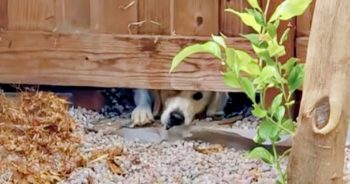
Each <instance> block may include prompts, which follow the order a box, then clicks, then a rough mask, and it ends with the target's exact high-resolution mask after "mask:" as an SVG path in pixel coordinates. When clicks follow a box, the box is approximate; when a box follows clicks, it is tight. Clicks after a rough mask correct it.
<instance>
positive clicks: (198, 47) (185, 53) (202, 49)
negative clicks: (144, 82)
mask: <svg viewBox="0 0 350 184" xmlns="http://www.w3.org/2000/svg"><path fill="white" fill-rule="evenodd" d="M196 53H209V54H212V55H213V56H215V57H216V58H220V59H221V49H220V46H219V45H218V44H217V43H215V42H213V41H209V42H207V43H204V44H195V45H190V46H187V47H185V48H184V49H182V50H181V51H180V52H179V53H178V54H176V56H175V57H174V58H173V61H172V63H171V68H170V72H172V71H174V69H175V68H176V67H177V66H178V65H179V64H180V63H181V62H182V61H183V60H184V59H185V58H187V57H189V56H190V55H192V54H196Z"/></svg>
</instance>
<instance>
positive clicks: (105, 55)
mask: <svg viewBox="0 0 350 184" xmlns="http://www.w3.org/2000/svg"><path fill="white" fill-rule="evenodd" d="M0 36H1V38H2V40H1V41H0V82H2V83H25V84H48V85H72V86H100V87H132V88H153V89H181V90H186V89H187V90H218V91H226V90H231V89H228V88H227V87H226V86H225V85H224V84H223V80H222V78H221V74H220V69H221V67H222V66H221V64H220V62H218V61H217V60H214V59H213V58H212V57H210V56H208V55H203V54H198V55H195V56H193V57H191V58H189V59H187V60H186V62H184V64H183V65H181V66H180V67H179V68H178V69H177V70H176V71H175V72H174V73H172V74H169V69H170V63H171V60H172V58H173V56H174V55H175V54H176V53H177V52H178V51H179V50H180V48H182V47H184V46H185V45H187V44H190V43H192V44H193V43H197V42H204V41H206V40H207V39H208V37H174V36H158V37H154V36H137V35H133V36H129V35H125V36H122V35H118V36H116V35H109V34H108V35H107V34H104V35H96V34H83V33H82V34H58V33H50V34H49V33H46V34H45V33H28V32H2V33H1V34H0ZM229 42H230V43H231V44H232V45H235V47H236V48H237V49H245V50H249V51H250V53H251V49H250V45H249V44H248V43H247V42H246V41H243V40H242V39H239V38H232V39H230V40H229ZM19 66H21V67H19Z"/></svg>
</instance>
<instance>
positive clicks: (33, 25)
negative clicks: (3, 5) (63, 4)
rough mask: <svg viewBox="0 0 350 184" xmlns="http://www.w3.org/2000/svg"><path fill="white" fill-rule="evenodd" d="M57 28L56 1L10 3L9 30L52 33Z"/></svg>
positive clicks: (30, 0)
mask: <svg viewBox="0 0 350 184" xmlns="http://www.w3.org/2000/svg"><path fill="white" fill-rule="evenodd" d="M55 27H56V19H55V7H54V0H10V1H8V29H9V30H35V31H52V30H54V28H55Z"/></svg>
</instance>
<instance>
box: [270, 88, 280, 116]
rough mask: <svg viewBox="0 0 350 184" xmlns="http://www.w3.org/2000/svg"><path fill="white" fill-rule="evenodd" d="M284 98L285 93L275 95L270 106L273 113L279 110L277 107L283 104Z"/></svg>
mask: <svg viewBox="0 0 350 184" xmlns="http://www.w3.org/2000/svg"><path fill="white" fill-rule="evenodd" d="M282 98H283V93H281V94H279V95H277V96H275V98H274V99H273V101H272V104H271V107H270V110H271V113H272V114H275V112H276V111H277V108H278V107H279V106H280V105H281V104H282Z"/></svg>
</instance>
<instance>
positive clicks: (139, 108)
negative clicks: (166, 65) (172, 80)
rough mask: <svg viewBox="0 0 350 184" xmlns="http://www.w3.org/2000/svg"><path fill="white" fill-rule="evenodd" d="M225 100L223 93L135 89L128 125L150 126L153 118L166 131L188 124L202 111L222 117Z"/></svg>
mask: <svg viewBox="0 0 350 184" xmlns="http://www.w3.org/2000/svg"><path fill="white" fill-rule="evenodd" d="M227 99H228V94H227V93H225V92H209V91H205V92H204V91H175V90H146V89H136V90H134V100H135V104H136V108H135V109H134V110H133V112H132V114H131V119H132V126H142V125H145V124H149V123H152V122H153V121H154V116H156V115H160V121H161V123H162V124H163V125H164V126H165V127H166V129H170V128H171V127H173V126H179V125H189V124H190V123H191V122H192V121H193V120H194V118H195V117H196V115H199V114H201V113H204V112H205V113H206V116H208V117H213V116H222V115H223V114H224V111H223V110H224V107H225V105H226V102H227Z"/></svg>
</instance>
